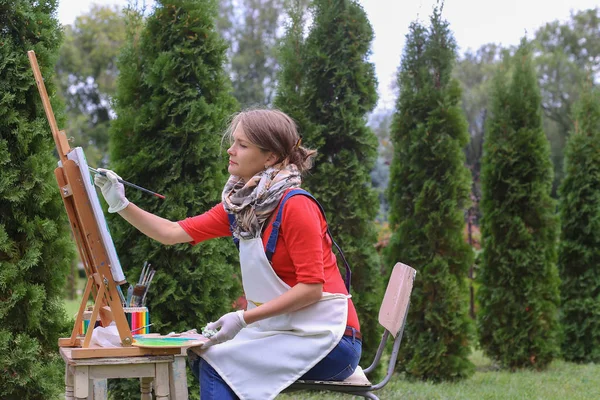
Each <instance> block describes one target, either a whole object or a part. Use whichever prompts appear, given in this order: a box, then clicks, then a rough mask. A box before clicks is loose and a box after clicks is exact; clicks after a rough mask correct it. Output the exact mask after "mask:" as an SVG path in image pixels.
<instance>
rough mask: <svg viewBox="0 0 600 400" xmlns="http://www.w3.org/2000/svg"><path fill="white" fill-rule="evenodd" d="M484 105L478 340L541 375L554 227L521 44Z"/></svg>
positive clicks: (498, 356) (552, 331)
mask: <svg viewBox="0 0 600 400" xmlns="http://www.w3.org/2000/svg"><path fill="white" fill-rule="evenodd" d="M507 66H508V68H507ZM507 69H508V70H507ZM491 99H492V104H491V108H490V114H491V115H490V117H489V119H488V121H487V129H486V132H485V141H484V154H483V159H482V177H481V185H482V202H481V211H482V214H483V218H482V222H481V227H482V229H481V232H482V244H483V249H484V253H483V258H482V260H483V263H482V264H483V265H482V270H481V272H480V275H479V279H480V283H481V287H480V288H479V291H478V297H479V302H480V310H479V314H478V329H479V339H480V344H481V346H482V348H483V350H484V352H485V353H486V354H487V355H488V356H489V357H491V358H492V359H494V360H496V361H498V362H499V363H500V364H501V365H502V366H504V367H508V368H511V369H515V368H522V367H532V368H536V369H542V368H544V367H546V366H547V365H548V364H549V363H550V361H552V359H553V358H554V357H555V356H556V355H557V352H558V347H559V346H558V313H557V305H558V302H559V294H558V289H559V278H558V271H557V268H556V242H557V233H558V224H557V222H558V220H557V215H556V210H555V207H556V205H555V202H554V201H553V200H552V198H551V197H550V192H551V189H552V175H553V174H552V164H551V162H550V148H549V144H548V140H547V139H546V137H545V135H544V131H543V129H542V119H541V106H540V101H541V97H540V92H539V88H538V84H537V80H536V74H535V70H534V68H533V66H532V62H531V54H530V50H529V46H528V44H527V43H526V41H525V40H523V42H522V43H521V45H520V47H519V49H518V50H517V52H516V54H515V55H514V57H513V58H512V60H510V62H509V63H508V64H507V65H504V68H502V69H501V70H500V72H499V73H498V75H497V76H496V77H495V80H494V84H493V91H492V94H491Z"/></svg>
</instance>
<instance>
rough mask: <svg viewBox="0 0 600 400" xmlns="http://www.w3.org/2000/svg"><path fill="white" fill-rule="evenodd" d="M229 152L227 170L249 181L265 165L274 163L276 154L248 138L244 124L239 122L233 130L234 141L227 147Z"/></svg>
mask: <svg viewBox="0 0 600 400" xmlns="http://www.w3.org/2000/svg"><path fill="white" fill-rule="evenodd" d="M227 154H229V167H228V168H227V171H228V172H229V173H230V174H231V175H236V176H239V177H241V178H243V179H244V180H245V181H246V182H248V181H249V180H250V179H251V178H252V177H253V176H254V175H256V174H257V173H259V172H260V171H262V170H263V169H264V168H265V166H271V165H273V163H274V161H275V155H274V154H273V153H272V152H270V151H264V150H262V149H260V148H259V147H258V146H256V145H255V144H253V143H252V142H250V141H249V140H248V137H247V136H246V134H245V133H244V129H243V127H242V124H241V123H240V124H238V126H237V127H236V129H235V131H234V132H233V143H232V144H231V146H230V147H229V149H227Z"/></svg>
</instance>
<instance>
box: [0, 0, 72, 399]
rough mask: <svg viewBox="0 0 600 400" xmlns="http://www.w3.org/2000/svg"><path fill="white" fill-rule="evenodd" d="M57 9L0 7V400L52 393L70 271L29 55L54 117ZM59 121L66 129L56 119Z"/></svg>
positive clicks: (19, 4) (46, 5)
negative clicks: (31, 52) (33, 56)
mask: <svg viewBox="0 0 600 400" xmlns="http://www.w3.org/2000/svg"><path fill="white" fill-rule="evenodd" d="M56 3H57V2H56V1H44V2H31V1H20V0H19V1H12V2H2V3H1V5H0V25H1V26H2V29H0V170H1V172H0V398H3V399H19V398H21V399H49V398H54V397H55V396H57V395H58V393H59V390H60V389H61V387H64V386H63V385H64V384H63V385H61V381H62V380H63V371H64V365H63V364H62V360H61V359H60V356H59V352H58V345H57V343H58V338H59V337H60V336H62V335H66V334H67V332H68V328H69V326H68V324H67V321H66V317H65V312H64V309H63V308H62V295H63V291H64V286H65V282H66V273H67V270H68V268H69V265H70V263H71V261H72V260H73V257H74V256H75V252H74V246H73V241H72V240H71V238H70V233H69V225H68V222H67V218H66V213H65V209H64V206H63V203H62V201H61V197H60V193H59V191H58V186H57V183H56V179H55V177H54V174H53V170H54V168H56V162H57V158H56V156H55V155H54V154H53V151H54V148H55V145H54V141H53V139H52V134H51V133H50V127H49V125H48V122H47V121H46V116H45V114H44V110H43V107H42V103H41V100H40V96H39V94H38V91H37V88H36V84H35V80H34V78H33V73H32V71H31V67H30V66H29V61H28V58H27V51H28V50H34V51H35V53H36V55H37V59H38V63H39V65H40V69H41V71H42V74H43V75H44V78H45V84H46V88H47V90H48V94H49V96H50V98H51V100H52V104H53V106H54V110H55V112H56V113H57V114H61V113H62V110H61V107H60V105H59V104H58V103H56V102H55V101H54V100H55V99H56V96H55V93H56V88H55V85H54V84H53V81H52V73H53V67H54V63H55V61H56V59H55V56H56V54H57V52H58V47H59V46H60V43H61V40H62V35H61V31H60V25H59V23H58V21H57V20H56V18H55V15H56V6H57V4H56ZM59 122H60V123H62V122H63V121H62V120H61V119H59Z"/></svg>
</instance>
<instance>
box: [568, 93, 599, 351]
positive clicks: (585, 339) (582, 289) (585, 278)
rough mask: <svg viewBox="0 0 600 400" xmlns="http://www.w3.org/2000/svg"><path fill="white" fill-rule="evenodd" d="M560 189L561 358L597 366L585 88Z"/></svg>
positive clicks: (592, 112) (594, 203) (594, 169)
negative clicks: (562, 333) (593, 363)
mask: <svg viewBox="0 0 600 400" xmlns="http://www.w3.org/2000/svg"><path fill="white" fill-rule="evenodd" d="M574 121H575V127H574V129H573V130H572V132H571V137H570V138H569V140H568V143H567V149H566V152H565V157H566V160H565V165H566V167H565V179H564V181H563V182H562V185H561V187H560V190H559V193H560V207H559V208H560V216H561V225H562V229H561V238H560V239H561V240H560V246H559V251H558V268H559V272H560V277H561V279H562V282H561V298H562V305H561V309H562V312H561V320H562V321H561V322H562V328H563V331H564V337H563V344H562V350H563V352H562V354H563V357H564V358H565V359H566V360H569V361H576V362H598V361H600V275H599V272H600V93H599V92H598V89H593V90H592V89H591V88H587V90H585V91H584V92H583V93H582V94H581V97H580V99H579V102H578V104H576V106H575V113H574Z"/></svg>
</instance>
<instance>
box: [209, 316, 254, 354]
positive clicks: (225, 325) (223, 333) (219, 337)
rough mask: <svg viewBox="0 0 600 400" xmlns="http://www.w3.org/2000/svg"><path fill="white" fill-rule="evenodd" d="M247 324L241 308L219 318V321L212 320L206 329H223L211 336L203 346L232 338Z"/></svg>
mask: <svg viewBox="0 0 600 400" xmlns="http://www.w3.org/2000/svg"><path fill="white" fill-rule="evenodd" d="M246 326H248V325H247V324H246V321H244V311H242V310H239V311H235V312H230V313H227V314H225V315H223V316H222V317H221V318H219V319H218V320H217V322H211V323H209V324H208V325H206V329H208V330H213V329H217V328H221V329H219V331H218V332H217V333H216V334H215V335H214V336H212V337H211V338H210V341H209V342H206V343H204V345H203V346H202V347H203V348H207V347H210V346H212V345H215V344H218V343H223V342H226V341H228V340H231V339H233V338H234V337H235V335H237V334H238V333H240V331H241V330H242V329H243V328H245V327H246Z"/></svg>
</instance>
